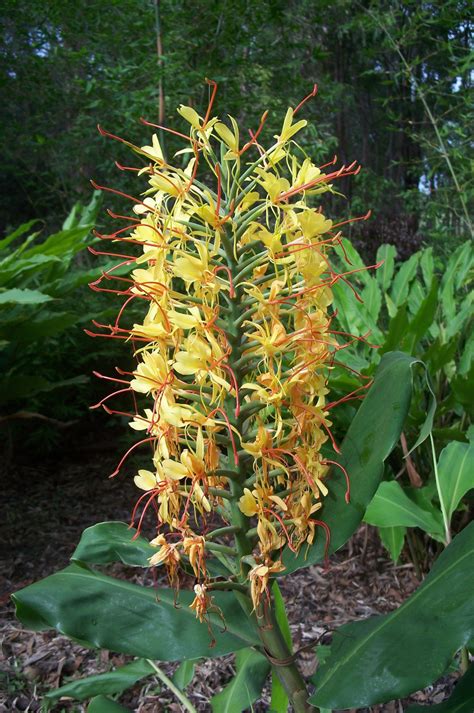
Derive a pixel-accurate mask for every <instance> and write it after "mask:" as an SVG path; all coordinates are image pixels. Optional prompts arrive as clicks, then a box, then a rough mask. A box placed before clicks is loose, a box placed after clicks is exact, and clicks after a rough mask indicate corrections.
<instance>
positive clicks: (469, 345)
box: [458, 331, 474, 376]
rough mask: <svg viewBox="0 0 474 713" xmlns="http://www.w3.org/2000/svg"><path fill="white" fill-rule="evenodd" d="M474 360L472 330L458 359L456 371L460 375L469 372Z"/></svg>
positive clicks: (473, 336)
mask: <svg viewBox="0 0 474 713" xmlns="http://www.w3.org/2000/svg"><path fill="white" fill-rule="evenodd" d="M473 361H474V331H473V332H471V334H470V335H469V337H468V339H467V341H466V344H465V346H464V350H463V352H462V354H461V359H460V360H459V368H458V372H459V374H460V375H461V376H466V374H468V373H469V371H470V370H471V367H472V363H473Z"/></svg>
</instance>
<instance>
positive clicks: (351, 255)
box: [338, 238, 372, 285]
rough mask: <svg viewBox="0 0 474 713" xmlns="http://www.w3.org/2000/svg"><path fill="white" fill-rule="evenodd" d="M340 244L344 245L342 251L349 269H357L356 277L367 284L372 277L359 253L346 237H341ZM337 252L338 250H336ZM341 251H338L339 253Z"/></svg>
mask: <svg viewBox="0 0 474 713" xmlns="http://www.w3.org/2000/svg"><path fill="white" fill-rule="evenodd" d="M342 244H343V246H344V252H345V254H346V255H347V257H348V259H349V264H350V265H351V269H358V270H359V272H358V273H357V278H358V279H359V280H361V281H362V282H363V283H364V284H365V285H366V284H368V282H369V280H371V279H372V277H371V275H370V273H369V271H368V270H367V267H366V265H365V263H364V261H363V260H362V258H361V256H360V254H359V253H358V252H357V250H356V248H355V247H354V246H353V244H352V243H351V241H350V240H348V239H347V238H342ZM338 252H339V251H338ZM341 253H342V251H341V252H339V255H341Z"/></svg>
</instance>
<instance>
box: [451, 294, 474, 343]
mask: <svg viewBox="0 0 474 713" xmlns="http://www.w3.org/2000/svg"><path fill="white" fill-rule="evenodd" d="M473 302H474V292H469V294H468V295H467V297H466V299H465V300H464V301H463V303H462V304H461V305H459V306H458V307H457V309H456V315H455V316H454V317H453V318H452V319H450V320H449V322H448V323H447V325H446V338H447V339H450V338H451V337H453V336H454V335H455V334H458V333H459V332H461V331H462V330H463V329H464V327H465V326H466V325H467V324H468V322H469V321H470V320H472V315H473V307H472V303H473Z"/></svg>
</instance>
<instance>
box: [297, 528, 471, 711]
mask: <svg viewBox="0 0 474 713" xmlns="http://www.w3.org/2000/svg"><path fill="white" fill-rule="evenodd" d="M473 591H474V523H471V524H470V525H468V526H467V527H466V528H465V529H464V530H463V531H462V532H461V533H460V534H459V535H458V536H457V537H456V538H455V539H454V540H453V542H452V543H451V544H450V545H449V546H448V547H447V548H446V549H445V550H444V552H443V553H442V554H441V555H440V557H439V558H438V560H437V561H436V562H435V564H434V566H433V568H432V570H431V572H430V574H429V575H428V576H427V577H426V579H425V581H424V582H423V584H422V585H421V586H420V587H419V589H417V591H416V592H415V593H414V594H412V595H411V597H409V599H407V601H406V602H405V603H404V604H402V606H401V607H400V608H399V609H397V610H396V611H394V612H392V613H391V614H384V615H382V616H376V617H371V618H370V619H367V620H366V621H361V622H353V623H350V624H345V625H344V626H342V627H341V628H340V629H338V630H337V631H336V633H335V635H334V639H333V643H332V645H331V655H330V657H329V658H328V660H327V661H326V662H325V663H323V665H322V666H321V668H320V669H319V670H318V671H317V673H316V676H315V678H314V679H313V680H315V683H316V685H317V687H318V688H317V691H316V694H315V695H314V696H312V698H311V699H310V700H311V702H312V703H314V704H315V705H317V706H325V707H330V708H352V707H355V708H357V707H363V706H369V705H373V704H375V703H384V702H385V701H389V700H392V699H393V698H403V697H404V696H406V695H408V694H409V693H412V692H413V691H417V690H419V689H420V688H424V687H425V686H427V685H428V684H430V683H431V682H433V681H435V680H437V679H438V678H439V677H440V676H441V675H442V674H443V673H444V671H445V670H446V668H447V666H448V665H449V662H450V661H451V659H452V657H453V656H454V654H455V652H456V651H457V650H458V649H459V648H461V647H462V646H464V645H465V644H466V643H467V642H468V641H469V639H470V638H471V637H472V635H473V633H474V597H473V596H472V592H473Z"/></svg>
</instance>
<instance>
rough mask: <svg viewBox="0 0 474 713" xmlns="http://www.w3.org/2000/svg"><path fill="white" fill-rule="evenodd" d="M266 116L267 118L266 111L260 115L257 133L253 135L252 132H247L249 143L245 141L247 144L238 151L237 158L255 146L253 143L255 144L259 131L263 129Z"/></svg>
mask: <svg viewBox="0 0 474 713" xmlns="http://www.w3.org/2000/svg"><path fill="white" fill-rule="evenodd" d="M267 116H268V110H267V111H265V112H264V113H263V114H262V118H261V119H260V124H259V126H258V129H257V131H256V132H255V133H253V131H250V130H249V134H250V141H247V143H246V144H245V146H243V147H242V148H241V149H240V151H239V156H242V154H243V153H245V151H247V149H249V148H250V147H251V146H252V145H253V144H255V143H256V142H257V139H258V136H259V134H260V133H261V131H262V129H263V126H264V124H265V122H266V120H267Z"/></svg>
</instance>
